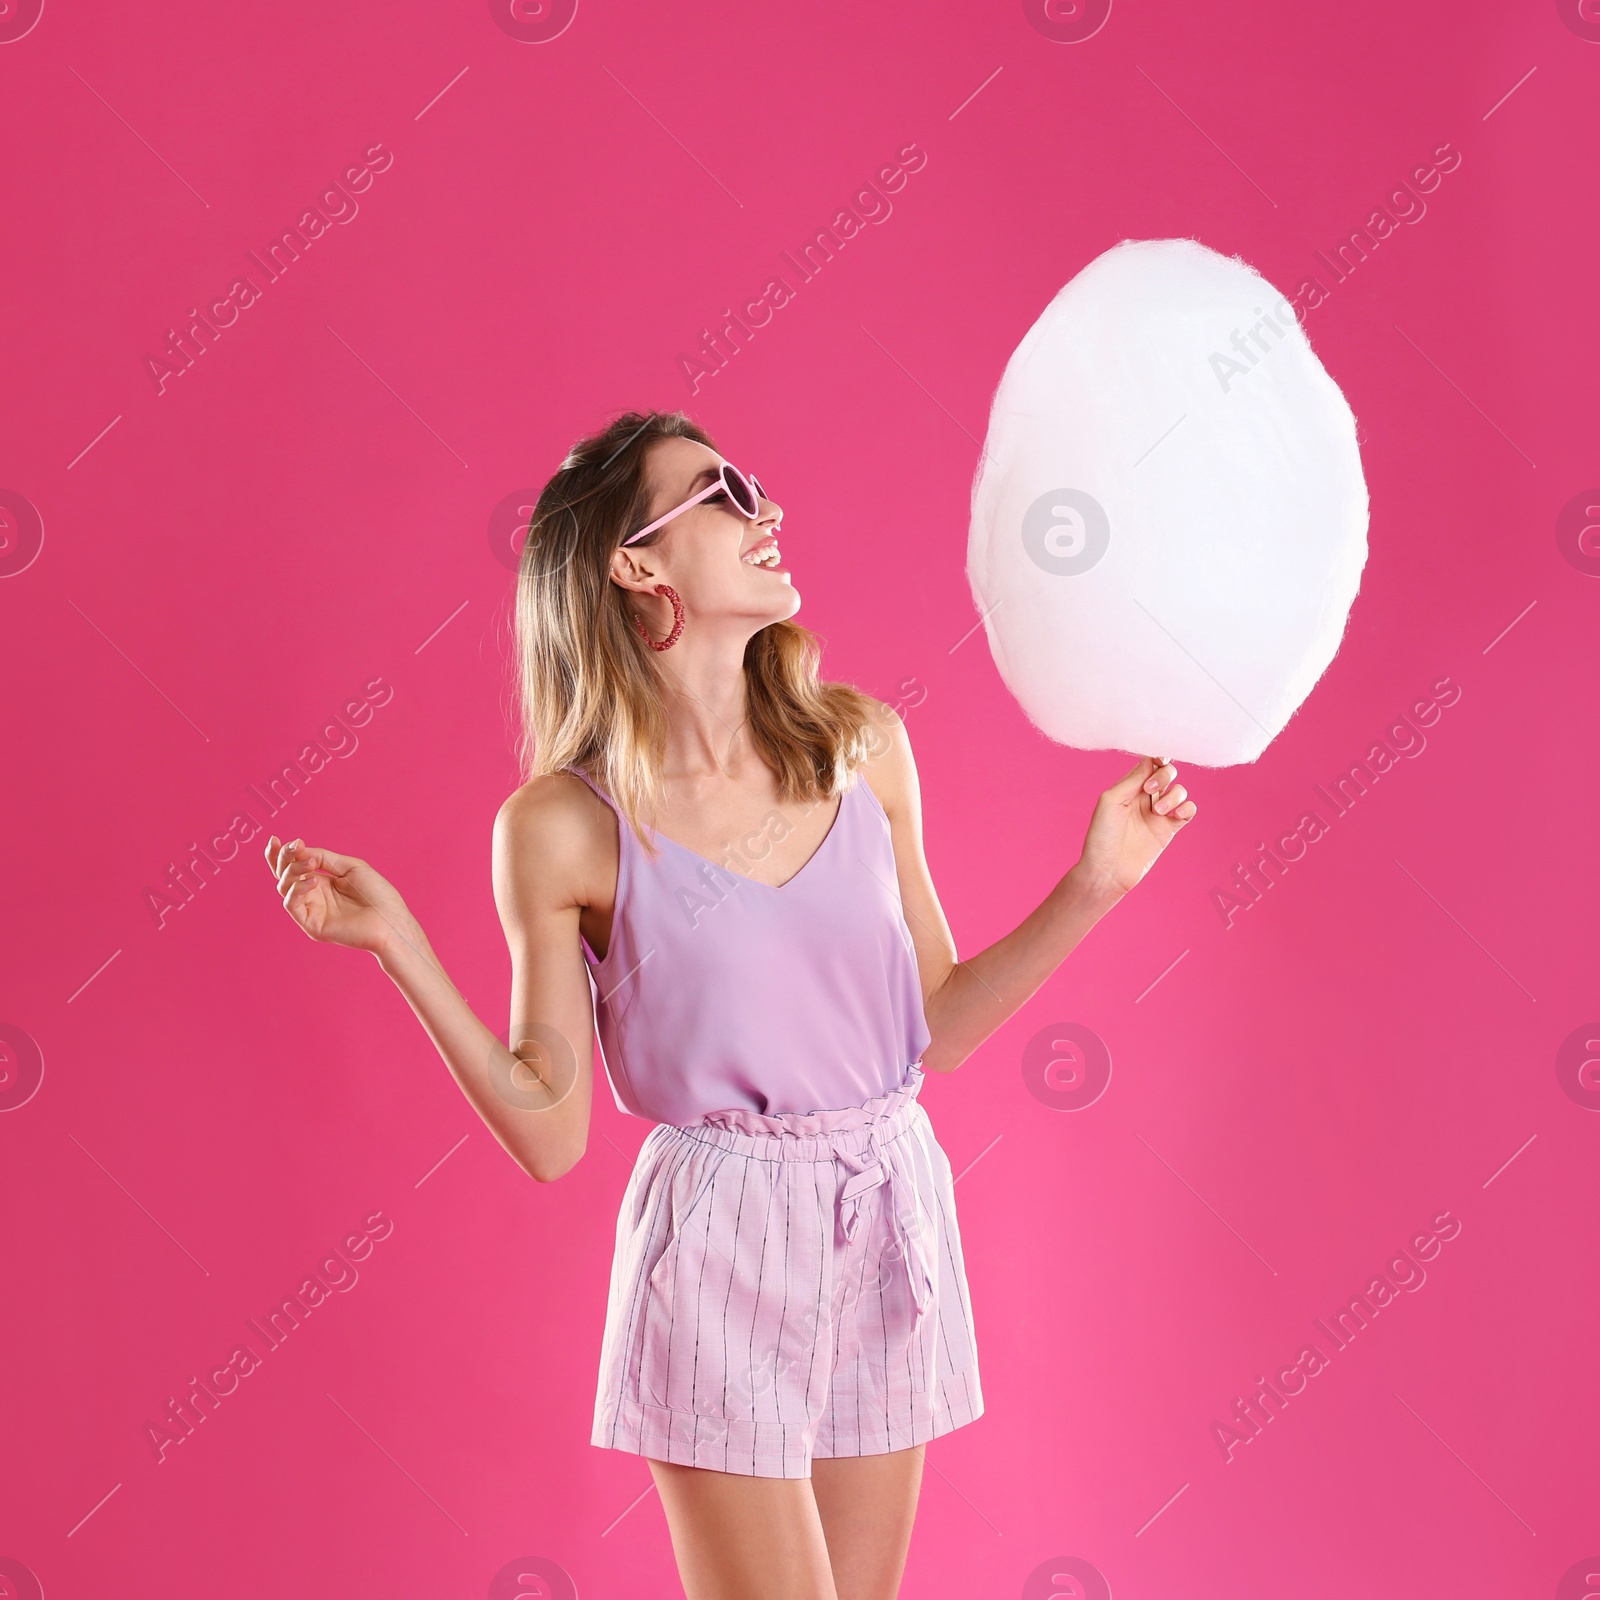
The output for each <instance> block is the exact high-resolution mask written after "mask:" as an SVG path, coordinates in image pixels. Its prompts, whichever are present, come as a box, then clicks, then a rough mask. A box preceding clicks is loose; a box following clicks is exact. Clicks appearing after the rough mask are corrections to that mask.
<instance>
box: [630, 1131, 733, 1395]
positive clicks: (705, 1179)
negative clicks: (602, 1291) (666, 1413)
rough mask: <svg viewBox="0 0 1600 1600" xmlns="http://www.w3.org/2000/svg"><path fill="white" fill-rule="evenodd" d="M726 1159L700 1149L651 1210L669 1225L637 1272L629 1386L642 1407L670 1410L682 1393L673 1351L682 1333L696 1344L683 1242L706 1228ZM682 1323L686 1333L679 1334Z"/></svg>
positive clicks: (677, 1171)
mask: <svg viewBox="0 0 1600 1600" xmlns="http://www.w3.org/2000/svg"><path fill="white" fill-rule="evenodd" d="M727 1153H728V1152H727V1151H726V1150H724V1149H722V1148H721V1147H719V1146H716V1145H699V1146H698V1147H697V1148H696V1149H695V1150H694V1151H693V1152H692V1153H691V1154H690V1155H689V1156H688V1158H687V1159H686V1160H684V1161H683V1162H682V1163H681V1164H680V1165H678V1166H677V1167H676V1168H675V1169H674V1170H672V1172H671V1174H670V1178H669V1179H668V1180H667V1181H668V1182H669V1184H670V1188H669V1190H668V1192H667V1193H666V1194H665V1195H663V1196H662V1197H661V1199H660V1202H659V1206H651V1207H647V1210H649V1211H651V1212H654V1213H656V1214H657V1215H659V1214H660V1213H661V1211H663V1210H664V1212H665V1216H666V1222H665V1225H664V1227H661V1228H659V1229H658V1233H657V1238H656V1239H655V1241H653V1243H652V1244H651V1245H649V1246H647V1247H646V1249H645V1251H644V1254H643V1255H642V1256H641V1257H640V1259H639V1263H638V1268H637V1279H636V1293H635V1299H636V1304H637V1306H638V1323H637V1327H636V1329H635V1335H634V1338H633V1340H632V1349H631V1350H630V1352H629V1356H630V1359H629V1362H628V1373H627V1380H626V1383H627V1391H628V1394H629V1397H630V1398H631V1399H634V1400H636V1401H638V1402H640V1403H641V1404H644V1405H651V1406H670V1405H671V1404H672V1391H673V1390H675V1389H676V1388H677V1387H678V1385H677V1383H676V1381H673V1374H672V1362H673V1359H674V1355H675V1349H676V1346H677V1345H679V1344H681V1343H682V1342H683V1337H684V1333H687V1334H688V1335H689V1336H690V1338H691V1340H692V1336H693V1323H694V1316H695V1305H694V1293H695V1282H694V1280H693V1278H692V1277H690V1278H688V1279H687V1281H686V1282H684V1283H682V1284H680V1281H679V1280H680V1271H679V1263H680V1258H681V1256H682V1253H683V1246H684V1241H685V1237H686V1236H687V1235H688V1234H689V1233H690V1232H691V1230H694V1231H696V1232H698V1230H699V1228H700V1227H702V1226H703V1225H704V1224H703V1221H702V1220H700V1219H701V1218H702V1213H704V1212H706V1210H707V1208H708V1205H709V1202H710V1199H711V1195H712V1186H713V1184H714V1183H715V1181H716V1176H717V1169H718V1168H719V1167H720V1166H721V1165H722V1162H723V1159H724V1158H725V1157H726V1155H727ZM680 1323H682V1324H684V1329H683V1331H682V1332H678V1333H676V1334H675V1330H678V1329H679V1325H680Z"/></svg>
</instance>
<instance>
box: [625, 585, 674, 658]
mask: <svg viewBox="0 0 1600 1600" xmlns="http://www.w3.org/2000/svg"><path fill="white" fill-rule="evenodd" d="M656 593H657V594H664V595H665V596H666V597H667V599H668V600H670V601H671V602H672V632H671V633H669V634H668V635H667V636H666V638H665V639H662V640H660V641H657V640H655V639H652V638H651V637H650V630H649V629H648V628H647V627H645V625H644V623H643V622H642V621H641V620H640V618H639V613H638V612H637V611H635V612H634V613H633V625H634V627H636V628H637V629H638V630H639V637H640V638H641V639H643V640H644V642H645V643H646V644H647V645H649V646H650V648H651V649H652V650H670V649H671V648H672V647H673V645H675V644H676V643H677V642H678V635H679V634H681V633H682V632H683V601H681V600H680V599H679V598H678V591H677V590H676V589H674V588H672V587H671V586H670V585H669V584H665V583H658V584H657V585H656Z"/></svg>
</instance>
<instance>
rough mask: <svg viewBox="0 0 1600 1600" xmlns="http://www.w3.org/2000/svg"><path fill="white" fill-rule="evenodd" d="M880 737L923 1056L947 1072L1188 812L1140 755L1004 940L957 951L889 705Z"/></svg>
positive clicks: (1162, 767) (1178, 787)
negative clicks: (1053, 880)
mask: <svg viewBox="0 0 1600 1600" xmlns="http://www.w3.org/2000/svg"><path fill="white" fill-rule="evenodd" d="M879 715H880V718H881V727H882V731H883V735H884V737H883V738H882V739H881V740H880V749H879V753H878V754H877V755H876V756H875V757H874V759H873V760H872V761H870V762H869V763H868V764H867V766H866V767H865V768H864V769H863V770H864V772H865V775H866V777H867V779H868V781H869V782H870V783H871V784H872V788H873V792H874V793H875V794H876V795H877V796H878V798H879V800H880V801H882V803H883V808H884V810H885V811H886V812H887V813H888V815H889V824H890V831H891V834H892V836H893V840H894V854H895V867H896V870H897V873H898V876H899V882H900V899H901V904H902V906H903V907H904V909H905V916H906V925H907V927H908V928H909V929H910V930H911V938H912V942H913V944H914V945H915V947H916V952H917V966H918V969H919V971H920V973H921V977H922V995H923V1009H924V1012H925V1014H926V1016H927V1019H928V1032H929V1034H930V1036H931V1042H930V1043H929V1045H928V1048H927V1050H926V1051H925V1052H924V1054H923V1058H922V1061H923V1065H924V1066H925V1067H926V1068H927V1069H928V1070H929V1071H931V1072H953V1071H954V1070H955V1069H956V1068H957V1067H958V1066H960V1065H961V1063H962V1062H963V1061H965V1060H966V1058H967V1057H968V1056H969V1055H971V1054H972V1052H973V1051H974V1050H976V1049H977V1048H978V1046H979V1045H980V1044H982V1043H983V1041H984V1040H985V1039H987V1038H988V1037H989V1035H990V1034H991V1033H993V1032H994V1031H995V1029H996V1028H998V1027H999V1026H1000V1024H1001V1023H1002V1022H1004V1021H1005V1020H1006V1019H1007V1018H1008V1017H1010V1016H1012V1015H1013V1014H1014V1013H1015V1012H1017V1011H1018V1010H1019V1009H1020V1008H1021V1007H1022V1006H1023V1004H1024V1003H1025V1002H1026V1001H1028V1000H1029V999H1030V998H1031V997H1032V996H1033V994H1034V993H1035V992H1036V991H1037V990H1038V988H1039V986H1040V985H1041V984H1042V983H1043V982H1044V981H1045V979H1046V978H1048V977H1049V976H1050V974H1051V973H1053V972H1054V971H1055V970H1056V968H1057V967H1059V966H1060V965H1061V963H1062V962H1063V961H1064V960H1065V959H1066V958H1067V956H1068V955H1069V954H1070V953H1071V952H1072V951H1073V950H1074V949H1075V948H1076V947H1077V945H1078V944H1079V942H1080V941H1081V940H1082V939H1083V937H1084V935H1085V934H1087V933H1088V931H1089V930H1090V929H1091V928H1092V927H1093V926H1094V925H1095V923H1096V922H1098V921H1099V920H1100V918H1101V917H1103V916H1104V915H1105V914H1106V912H1107V911H1109V910H1110V909H1111V908H1112V906H1114V905H1116V903H1117V902H1118V901H1119V900H1120V899H1121V898H1122V897H1123V895H1125V894H1126V893H1127V892H1128V890H1129V889H1131V888H1132V887H1133V886H1134V885H1135V884H1136V883H1138V881H1139V880H1140V878H1142V877H1143V876H1144V874H1145V872H1146V871H1148V870H1149V867H1150V865H1151V864H1152V863H1153V862H1154V860H1155V858H1156V857H1157V856H1158V855H1159V854H1160V853H1161V851H1162V850H1163V849H1164V848H1165V847H1166V845H1167V843H1168V842H1169V841H1170V839H1171V838H1172V836H1173V835H1174V834H1175V833H1176V832H1177V831H1178V829H1179V828H1181V827H1182V826H1183V825H1184V823H1186V822H1187V821H1189V819H1190V818H1191V817H1193V816H1194V814H1195V810H1196V807H1195V803H1194V802H1193V801H1192V800H1189V799H1188V798H1187V791H1186V790H1185V789H1184V787H1183V785H1182V784H1178V783H1174V782H1173V778H1174V776H1175V770H1176V769H1174V768H1173V767H1172V766H1171V764H1170V763H1164V762H1162V761H1160V760H1158V759H1157V758H1156V757H1153V756H1146V757H1144V758H1143V759H1142V760H1141V761H1140V762H1139V763H1138V765H1137V766H1135V767H1134V769H1133V771H1132V772H1130V773H1129V774H1128V775H1127V777H1125V778H1124V779H1123V780H1122V781H1121V782H1120V783H1118V784H1115V785H1113V787H1111V788H1110V789H1108V790H1106V791H1105V793H1104V794H1102V795H1101V796H1100V799H1099V801H1098V803H1097V804H1096V806H1095V812H1094V817H1093V819H1092V820H1091V822H1090V824H1089V831H1088V835H1087V837H1086V838H1085V840H1084V850H1083V854H1082V857H1081V858H1080V859H1079V861H1078V862H1077V864H1076V865H1074V866H1073V867H1072V868H1070V869H1069V870H1068V871H1067V872H1066V873H1065V874H1064V875H1063V877H1062V878H1061V879H1060V881H1059V882H1058V883H1057V884H1056V886H1055V887H1054V888H1053V889H1052V890H1051V891H1050V893H1049V894H1048V895H1046V897H1045V899H1044V901H1043V902H1042V903H1041V904H1040V905H1039V906H1037V907H1036V908H1035V909H1034V910H1033V911H1031V912H1030V913H1029V914H1028V916H1027V917H1025V918H1024V919H1023V921H1022V922H1021V923H1020V924H1019V925H1018V926H1017V927H1016V928H1015V929H1014V930H1013V931H1012V932H1010V933H1008V934H1006V935H1005V937H1004V938H1002V939H997V940H996V941H995V942H994V943H993V944H992V945H990V946H989V947H988V948H987V949H985V950H981V951H979V952H978V953H977V954H976V955H974V956H970V957H969V958H968V959H967V960H965V961H963V960H961V959H960V958H959V957H958V955H957V953H956V945H955V940H954V938H953V937H952V936H951V933H950V925H949V923H948V922H946V921H945V916H944V911H943V909H942V908H941V907H940V905H939V897H938V895H937V893H936V892H935V890H934V886H933V878H932V875H931V874H930V873H929V871H928V862H927V858H926V855H925V854H924V852H923V844H922V796H921V790H920V788H919V786H918V781H917V768H916V762H915V760H914V759H913V757H912V753H911V741H910V738H909V737H908V736H907V733H906V728H905V723H904V722H903V721H902V720H901V718H900V717H899V716H898V715H896V713H895V712H893V711H892V710H890V709H889V708H888V707H887V706H884V707H882V709H881V711H880V713H879Z"/></svg>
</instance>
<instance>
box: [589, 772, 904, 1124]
mask: <svg viewBox="0 0 1600 1600" xmlns="http://www.w3.org/2000/svg"><path fill="white" fill-rule="evenodd" d="M570 770H571V771H572V772H573V774H574V775H575V776H576V777H580V778H582V779H583V781H584V782H585V783H587V784H588V785H589V787H590V788H591V789H593V790H594V792H595V793H596V794H597V795H599V796H600V798H601V799H602V800H604V801H605V802H606V804H607V805H609V806H610V807H611V809H612V810H613V812H616V815H617V833H618V846H619V857H618V867H617V891H616V902H615V911H614V913H613V915H612V919H611V942H610V944H609V945H608V946H607V948H606V954H605V959H604V960H603V961H599V960H596V959H595V954H594V951H593V950H592V949H590V947H589V942H588V940H587V939H585V940H584V941H583V951H584V958H585V960H586V961H587V962H588V964H589V980H590V988H591V990H592V992H593V996H594V1003H595V1021H596V1027H597V1030H598V1032H599V1035H600V1049H601V1055H602V1057H603V1059H604V1062H605V1068H606V1075H607V1077H608V1078H609V1079H610V1082H611V1092H612V1094H613V1095H614V1096H615V1098H616V1102H617V1104H618V1106H619V1107H621V1109H622V1110H623V1111H626V1112H630V1113H631V1114H632V1115H634V1116H637V1117H648V1118H649V1119H650V1120H651V1121H653V1122H667V1123H672V1124H673V1125H675V1126H678V1127H688V1126H689V1125H691V1124H693V1123H695V1122H697V1121H699V1120H700V1119H701V1118H702V1117H703V1116H704V1115H705V1114H706V1113H707V1112H710V1111H722V1110H729V1109H735V1108H737V1109H744V1110H749V1111H755V1112H758V1113H760V1114H763V1115H780V1114H782V1113H784V1112H806V1111H824V1110H836V1109H843V1108H846V1107H850V1106H860V1105H864V1104H865V1103H866V1102H867V1101H868V1100H871V1099H873V1098H874V1097H876V1096H878V1095H882V1094H887V1093H889V1092H890V1091H891V1090H894V1089H896V1088H898V1087H899V1086H900V1085H901V1083H902V1082H903V1081H904V1080H905V1078H906V1069H907V1068H908V1067H909V1066H911V1065H913V1064H915V1063H916V1062H918V1061H920V1060H921V1058H922V1052H923V1051H924V1050H925V1049H926V1048H927V1046H928V1042H929V1033H928V1025H927V1020H926V1018H925V1017H924V1015H923V1010H922V985H921V980H920V978H919V976H918V971H917V958H916V950H915V947H914V946H913V944H912V942H911V934H910V931H909V930H908V928H907V927H906V920H905V915H904V912H903V911H902V909H901V905H900V890H899V882H898V879H897V877H896V874H895V861H894V850H893V847H892V844H891V839H890V831H889V818H888V815H887V813H886V812H885V811H884V809H883V806H882V805H881V804H880V803H879V800H878V797H877V796H876V795H875V794H874V793H873V792H872V788H871V786H870V785H869V784H868V783H867V782H866V780H865V779H864V778H862V777H861V776H860V774H859V773H857V774H856V776H855V781H854V782H853V784H852V786H851V787H850V788H849V789H847V790H846V791H845V793H844V795H843V796H842V797H841V798H840V800H839V811H838V815H837V816H836V817H835V818H834V822H833V826H832V828H831V829H830V830H829V832H828V834H827V836H826V837H825V838H824V839H823V841H822V843H821V844H820V845H819V846H818V847H817V849H816V851H815V853H814V854H813V855H812V857H811V859H810V860H809V861H808V862H806V864H805V865H804V866H803V867H801V869H800V870H799V872H798V873H796V874H795V875H794V876H793V877H792V878H790V879H789V880H788V882H786V883H784V884H782V885H781V886H779V887H776V888H774V887H773V886H772V885H770V884H766V883H761V882H759V881H757V880H756V879H754V878H750V877H746V876H745V875H744V874H742V873H738V872H734V871H732V870H730V869H729V868H726V867H721V866H718V865H717V864H716V863H715V862H713V861H710V860H708V859H707V858H706V857H704V856H702V855H698V854H696V852H694V851H693V850H690V849H688V848H687V847H686V846H684V845H681V844H676V843H674V842H673V841H672V840H671V839H668V838H666V837H665V836H664V835H661V834H659V833H658V834H655V835H654V838H655V842H656V844H657V845H658V846H659V848H660V854H659V855H657V856H656V857H654V858H653V859H652V858H651V856H650V855H649V853H648V852H647V851H646V850H645V849H644V847H643V845H642V844H641V843H640V842H639V838H638V836H637V835H636V834H635V833H634V831H633V829H632V828H631V827H630V826H629V825H628V822H627V819H626V818H625V817H623V815H622V814H621V812H620V811H618V810H617V807H616V804H615V802H614V801H613V800H612V799H611V797H610V796H609V795H608V794H606V792H605V791H604V790H603V789H601V788H600V787H599V785H598V784H596V783H594V782H593V781H592V780H591V779H590V778H589V776H588V775H587V774H586V773H584V772H582V771H580V770H579V769H578V768H576V767H574V768H571V769H570Z"/></svg>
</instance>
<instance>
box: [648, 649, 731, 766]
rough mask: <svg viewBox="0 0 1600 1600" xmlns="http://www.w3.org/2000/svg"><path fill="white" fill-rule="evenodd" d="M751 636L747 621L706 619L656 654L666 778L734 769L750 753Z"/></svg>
mask: <svg viewBox="0 0 1600 1600" xmlns="http://www.w3.org/2000/svg"><path fill="white" fill-rule="evenodd" d="M751 637H752V635H751V632H750V630H749V628H748V626H745V627H740V626H738V625H736V624H735V625H732V626H729V627H727V628H726V629H719V628H716V627H707V626H705V625H704V624H702V626H700V627H698V628H695V629H693V630H692V632H691V630H685V632H684V635H683V637H682V638H681V639H680V640H679V641H678V643H677V644H675V645H674V646H673V647H672V649H671V650H667V651H663V652H662V653H661V654H660V655H659V656H657V658H656V664H657V666H659V667H660V669H661V677H662V685H663V694H662V701H663V704H664V705H665V707H666V712H667V750H666V776H667V777H668V778H700V777H709V776H712V775H716V774H731V773H732V772H733V771H735V770H737V768H738V767H739V766H740V765H741V764H742V761H741V758H742V757H744V756H746V755H747V754H748V753H749V750H750V745H749V740H748V737H747V732H748V730H747V729H746V728H745V718H746V715H747V713H748V709H749V704H748V699H747V696H746V692H745V691H746V678H745V670H744V652H745V646H746V645H747V644H748V643H749V642H750V639H751Z"/></svg>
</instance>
